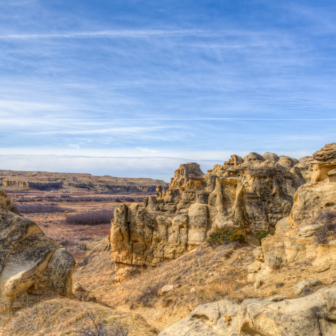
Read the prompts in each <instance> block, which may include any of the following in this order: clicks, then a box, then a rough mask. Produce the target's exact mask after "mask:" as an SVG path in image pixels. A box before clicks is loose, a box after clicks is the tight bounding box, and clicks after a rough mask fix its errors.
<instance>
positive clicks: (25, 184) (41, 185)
mask: <svg viewBox="0 0 336 336" xmlns="http://www.w3.org/2000/svg"><path fill="white" fill-rule="evenodd" d="M2 184H3V186H4V187H11V186H14V187H17V188H31V189H37V190H47V189H59V188H62V186H63V184H62V181H60V182H36V181H9V180H4V181H3V182H2Z"/></svg>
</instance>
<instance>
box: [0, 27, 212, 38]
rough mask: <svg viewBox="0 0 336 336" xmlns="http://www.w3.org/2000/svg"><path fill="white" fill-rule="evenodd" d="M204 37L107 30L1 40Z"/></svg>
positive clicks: (192, 32)
mask: <svg viewBox="0 0 336 336" xmlns="http://www.w3.org/2000/svg"><path fill="white" fill-rule="evenodd" d="M207 34H208V35H209V32H208V33H207ZM202 35H203V36H204V35H206V32H205V31H203V30H197V29H190V30H106V31H93V32H68V33H57V34H10V35H0V40H10V39H13V40H14V39H15V40H20V39H21V40H32V39H53V38H57V39H68V38H70V39H71V38H77V39H83V38H147V37H151V36H153V37H163V36H171V37H174V36H177V37H178V36H202Z"/></svg>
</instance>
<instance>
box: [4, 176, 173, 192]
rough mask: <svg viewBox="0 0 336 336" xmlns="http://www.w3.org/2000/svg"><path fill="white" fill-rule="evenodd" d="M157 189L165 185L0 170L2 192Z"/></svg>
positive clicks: (122, 178)
mask: <svg viewBox="0 0 336 336" xmlns="http://www.w3.org/2000/svg"><path fill="white" fill-rule="evenodd" d="M157 185H161V186H163V187H164V188H166V187H168V184H167V183H166V182H164V181H162V180H155V179H150V178H129V177H113V176H107V175H106V176H93V175H91V174H76V173H49V172H42V171H35V172H29V171H14V170H0V187H1V188H4V189H6V190H14V191H15V190H16V191H27V190H48V191H56V190H62V189H63V190H67V191H72V192H83V191H84V192H85V191H90V192H96V193H106V194H113V193H125V192H126V193H130V192H145V193H146V192H153V191H155V188H156V186H157Z"/></svg>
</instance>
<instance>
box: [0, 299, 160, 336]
mask: <svg viewBox="0 0 336 336" xmlns="http://www.w3.org/2000/svg"><path fill="white" fill-rule="evenodd" d="M88 312H94V315H96V316H97V317H98V318H99V319H100V320H101V321H102V322H103V324H104V325H105V326H113V325H115V322H116V321H120V324H121V326H123V327H124V328H126V329H127V330H129V335H130V336H139V335H141V336H150V335H157V332H156V331H155V330H154V329H153V328H152V327H150V326H149V325H148V324H147V323H146V321H145V320H144V319H143V318H142V317H140V316H139V315H137V314H133V313H125V312H120V311H117V310H113V309H110V308H108V307H104V306H101V305H98V304H94V303H88V302H79V301H76V300H69V299H66V298H55V299H52V300H48V301H44V302H40V303H39V304H36V305H34V306H32V307H29V308H25V309H22V310H20V311H18V312H16V313H15V314H14V316H13V317H12V319H11V320H10V321H9V322H8V323H7V324H6V326H5V328H4V332H3V335H4V336H7V335H8V336H12V335H16V336H28V335H29V336H30V335H34V336H42V335H49V336H63V335H78V330H79V329H80V328H82V327H86V326H90V325H91V321H90V320H89V319H88V317H87V313H88Z"/></svg>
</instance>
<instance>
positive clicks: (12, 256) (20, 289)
mask: <svg viewBox="0 0 336 336" xmlns="http://www.w3.org/2000/svg"><path fill="white" fill-rule="evenodd" d="M0 204H2V209H0V251H1V253H0V301H1V302H2V303H3V304H7V305H9V306H10V305H12V303H13V302H14V300H16V297H17V296H18V295H19V294H22V293H24V292H34V291H35V290H40V289H46V290H53V291H55V292H56V293H58V294H61V295H67V296H68V295H71V292H72V272H73V269H74V266H75V261H74V259H73V258H72V256H71V255H70V254H69V253H68V252H67V251H65V250H64V249H63V248H61V246H60V245H58V244H56V243H55V241H54V240H53V239H51V238H49V237H47V236H45V235H44V233H43V232H42V231H41V229H40V228H39V227H38V226H37V225H36V224H35V223H34V222H33V221H31V220H30V219H28V218H25V217H22V216H20V215H18V214H17V213H14V212H12V211H10V210H13V211H15V210H16V209H15V208H13V206H12V204H11V203H10V202H8V197H7V195H5V194H4V193H3V192H2V193H1V194H0ZM4 204H5V207H4V206H3V205H4ZM6 209H9V210H6Z"/></svg>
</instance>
